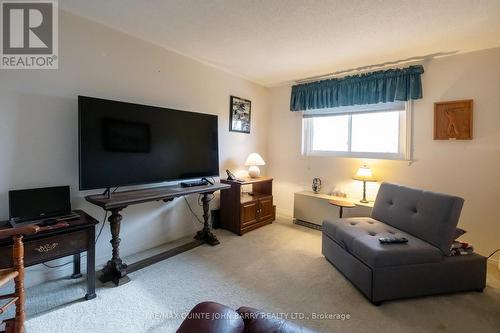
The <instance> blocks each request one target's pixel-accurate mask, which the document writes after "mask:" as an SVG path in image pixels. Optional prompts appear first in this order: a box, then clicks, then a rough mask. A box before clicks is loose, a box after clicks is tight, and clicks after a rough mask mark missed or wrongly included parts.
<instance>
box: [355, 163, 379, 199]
mask: <svg viewBox="0 0 500 333" xmlns="http://www.w3.org/2000/svg"><path fill="white" fill-rule="evenodd" d="M352 179H354V180H360V181H362V182H363V199H361V200H360V202H362V203H368V200H366V182H374V181H376V179H375V177H373V174H372V169H370V167H368V166H366V165H363V166H361V167H360V168H359V169H358V172H356V174H355V175H354V177H352Z"/></svg>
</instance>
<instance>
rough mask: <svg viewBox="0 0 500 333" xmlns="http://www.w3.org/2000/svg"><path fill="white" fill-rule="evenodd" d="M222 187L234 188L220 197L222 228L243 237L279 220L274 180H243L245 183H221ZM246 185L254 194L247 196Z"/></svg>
mask: <svg viewBox="0 0 500 333" xmlns="http://www.w3.org/2000/svg"><path fill="white" fill-rule="evenodd" d="M221 183H223V184H228V185H231V188H230V189H229V190H227V191H224V192H222V193H221V195H220V216H221V220H220V226H221V228H224V229H227V230H230V231H232V232H234V233H236V234H238V235H240V236H241V235H243V234H244V233H246V232H249V231H251V230H254V229H257V228H259V227H262V226H264V225H266V224H271V223H272V222H273V221H274V220H275V219H276V206H274V204H273V179H272V178H268V177H258V178H244V179H243V181H242V182H239V181H235V180H225V179H221ZM244 185H249V186H250V187H251V188H252V191H251V192H250V193H244V192H243V191H242V186H244Z"/></svg>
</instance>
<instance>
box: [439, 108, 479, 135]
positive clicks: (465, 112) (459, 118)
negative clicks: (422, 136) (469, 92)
mask: <svg viewBox="0 0 500 333" xmlns="http://www.w3.org/2000/svg"><path fill="white" fill-rule="evenodd" d="M472 111H473V100H472V99H469V100H463V101H452V102H439V103H434V140H472V125H473V123H472Z"/></svg>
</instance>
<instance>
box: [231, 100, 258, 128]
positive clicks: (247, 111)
mask: <svg viewBox="0 0 500 333" xmlns="http://www.w3.org/2000/svg"><path fill="white" fill-rule="evenodd" d="M229 113H230V114H229V130H230V131H231V132H240V133H247V134H250V127H251V119H252V118H251V115H252V102H251V101H249V100H248V99H244V98H240V97H236V96H231V97H230V99H229Z"/></svg>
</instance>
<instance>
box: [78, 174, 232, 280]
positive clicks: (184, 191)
mask: <svg viewBox="0 0 500 333" xmlns="http://www.w3.org/2000/svg"><path fill="white" fill-rule="evenodd" d="M229 188H230V186H229V185H227V184H220V183H217V184H213V185H205V186H196V187H180V186H179V185H176V186H161V187H153V188H148V189H141V190H131V191H121V192H116V193H113V196H111V197H108V196H106V195H105V194H101V195H89V196H86V197H85V200H87V201H88V202H90V203H92V204H95V205H97V206H99V207H101V208H102V209H104V210H106V211H109V212H111V216H110V217H109V218H108V221H109V223H110V227H111V228H110V229H111V241H110V243H111V246H112V248H113V250H112V256H111V260H109V261H108V262H107V264H106V266H105V267H104V268H103V270H102V272H101V276H100V277H99V280H100V281H101V282H103V283H105V282H108V281H113V283H114V284H115V285H117V286H119V285H122V284H124V283H126V282H128V281H130V279H129V277H128V276H127V273H131V272H134V271H137V270H139V269H141V268H144V267H147V266H149V265H151V264H154V263H156V262H158V261H161V260H164V259H167V258H170V257H172V256H174V255H176V254H179V253H182V252H184V251H187V250H190V249H192V248H194V247H196V246H199V245H201V244H203V243H207V244H209V245H212V246H215V245H217V244H219V240H218V239H217V237H216V236H215V235H214V234H213V233H212V226H211V223H210V222H209V217H210V212H209V210H210V200H211V195H212V194H213V193H214V192H216V191H220V190H226V189H229ZM190 194H201V195H202V199H201V201H202V204H203V220H204V223H203V229H202V230H200V231H198V232H197V233H196V236H195V237H194V239H195V240H194V241H193V242H191V243H188V244H184V245H181V246H179V247H177V248H175V249H172V250H169V251H167V252H164V253H160V254H157V255H155V256H153V257H151V258H147V259H144V260H141V261H139V262H136V263H133V264H130V265H127V264H126V263H124V262H123V260H122V259H121V257H120V242H121V239H120V226H121V222H122V215H121V214H120V212H121V211H122V210H123V209H125V208H126V207H127V206H130V205H135V204H140V203H145V202H150V201H160V200H161V201H164V202H168V201H170V200H173V199H174V198H176V197H182V196H185V195H190Z"/></svg>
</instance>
